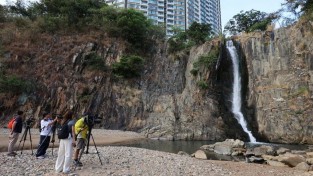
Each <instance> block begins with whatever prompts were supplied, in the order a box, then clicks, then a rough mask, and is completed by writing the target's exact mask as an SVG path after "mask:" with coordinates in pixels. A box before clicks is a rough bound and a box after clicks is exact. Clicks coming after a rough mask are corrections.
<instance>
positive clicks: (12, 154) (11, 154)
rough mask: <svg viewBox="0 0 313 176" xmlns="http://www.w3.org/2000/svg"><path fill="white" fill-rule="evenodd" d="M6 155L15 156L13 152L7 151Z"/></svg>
mask: <svg viewBox="0 0 313 176" xmlns="http://www.w3.org/2000/svg"><path fill="white" fill-rule="evenodd" d="M7 155H8V156H15V154H14V153H8V154H7Z"/></svg>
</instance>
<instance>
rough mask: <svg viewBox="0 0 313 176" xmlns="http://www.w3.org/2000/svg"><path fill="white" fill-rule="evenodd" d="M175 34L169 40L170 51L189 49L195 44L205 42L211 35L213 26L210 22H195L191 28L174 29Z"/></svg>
mask: <svg viewBox="0 0 313 176" xmlns="http://www.w3.org/2000/svg"><path fill="white" fill-rule="evenodd" d="M173 31H174V33H175V35H173V36H172V37H171V38H170V39H169V40H168V44H169V48H168V52H169V53H175V52H178V51H182V50H184V49H188V48H190V47H192V46H194V45H199V44H202V43H204V42H205V41H206V40H207V39H208V38H210V37H211V34H212V28H211V26H210V25H208V24H199V23H197V22H193V23H192V24H191V26H190V28H189V29H187V30H186V31H183V30H181V29H176V28H174V29H173Z"/></svg>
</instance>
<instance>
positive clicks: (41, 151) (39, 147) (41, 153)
mask: <svg viewBox="0 0 313 176" xmlns="http://www.w3.org/2000/svg"><path fill="white" fill-rule="evenodd" d="M45 137H46V136H42V135H40V140H39V145H38V149H37V153H36V157H38V156H42V155H43V148H44V146H43V145H44V144H43V141H44V139H45Z"/></svg>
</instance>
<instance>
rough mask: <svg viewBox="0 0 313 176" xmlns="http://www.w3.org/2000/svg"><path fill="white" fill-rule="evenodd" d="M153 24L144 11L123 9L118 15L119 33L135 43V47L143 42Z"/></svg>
mask: <svg viewBox="0 0 313 176" xmlns="http://www.w3.org/2000/svg"><path fill="white" fill-rule="evenodd" d="M151 25H152V23H151V22H150V21H149V20H148V19H147V17H145V16H144V14H143V13H142V12H139V11H136V10H134V9H125V10H122V11H121V12H120V13H119V14H118V17H117V28H118V29H119V31H118V35H120V36H121V37H122V38H124V39H126V40H127V41H128V42H129V43H131V44H133V45H134V47H139V46H140V45H142V44H143V42H144V40H145V39H146V38H147V36H148V31H149V28H150V26H151Z"/></svg>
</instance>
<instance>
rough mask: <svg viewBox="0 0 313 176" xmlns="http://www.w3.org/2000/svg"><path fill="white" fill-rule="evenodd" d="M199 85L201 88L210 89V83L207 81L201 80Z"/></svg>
mask: <svg viewBox="0 0 313 176" xmlns="http://www.w3.org/2000/svg"><path fill="white" fill-rule="evenodd" d="M197 85H198V86H199V87H200V88H201V89H208V88H209V85H208V83H207V82H206V81H203V80H200V81H198V82H197Z"/></svg>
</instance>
